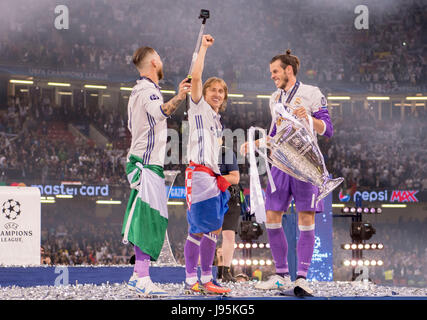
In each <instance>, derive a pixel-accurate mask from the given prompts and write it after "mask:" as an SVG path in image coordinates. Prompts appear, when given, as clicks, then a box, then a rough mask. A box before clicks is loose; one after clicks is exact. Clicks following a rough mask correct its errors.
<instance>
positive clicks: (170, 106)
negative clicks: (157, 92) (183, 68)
mask: <svg viewBox="0 0 427 320" xmlns="http://www.w3.org/2000/svg"><path fill="white" fill-rule="evenodd" d="M190 91H191V83H188V82H187V79H184V80H182V81H181V83H180V84H179V88H178V94H177V95H176V96H175V97H173V98H172V99H170V100H169V101H168V102H166V103H165V104H163V105H162V110H163V112H164V113H165V114H166V115H168V116H170V115H171V114H172V113H174V112H175V111H176V109H178V107H179V106H180V105H181V103H182V102H183V101H184V100H185V97H186V95H187V93H189V92H190Z"/></svg>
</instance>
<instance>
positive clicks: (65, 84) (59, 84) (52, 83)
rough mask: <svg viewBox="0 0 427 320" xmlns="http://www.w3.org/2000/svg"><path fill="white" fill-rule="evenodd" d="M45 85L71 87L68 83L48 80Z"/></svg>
mask: <svg viewBox="0 0 427 320" xmlns="http://www.w3.org/2000/svg"><path fill="white" fill-rule="evenodd" d="M47 85H48V86H52V87H71V84H70V83H62V82H48V83H47Z"/></svg>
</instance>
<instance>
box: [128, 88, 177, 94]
mask: <svg viewBox="0 0 427 320" xmlns="http://www.w3.org/2000/svg"><path fill="white" fill-rule="evenodd" d="M131 91H132V90H131ZM160 92H161V93H165V94H176V91H175V90H163V89H162V90H160Z"/></svg>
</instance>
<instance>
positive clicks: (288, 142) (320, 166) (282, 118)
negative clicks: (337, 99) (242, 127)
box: [249, 104, 344, 204]
mask: <svg viewBox="0 0 427 320" xmlns="http://www.w3.org/2000/svg"><path fill="white" fill-rule="evenodd" d="M289 109H291V107H289V106H286V105H283V104H277V105H276V106H275V111H276V114H278V117H277V121H276V135H275V136H274V137H268V138H267V139H265V138H264V139H262V140H261V141H262V142H264V143H263V144H262V145H260V147H266V148H267V150H268V151H270V152H269V154H266V153H264V152H262V151H261V150H260V149H259V148H257V147H256V145H255V143H253V141H254V139H253V134H254V131H255V130H258V131H261V132H262V133H263V134H264V137H266V133H265V130H264V129H262V128H258V127H251V128H250V129H249V136H250V137H249V139H250V140H249V141H252V143H253V147H252V148H250V149H252V150H253V148H255V150H256V151H257V152H258V154H260V155H261V156H262V157H263V158H264V159H265V160H266V161H268V162H269V163H271V164H272V165H274V166H276V167H277V168H278V169H280V170H282V171H283V172H285V173H287V174H289V175H291V176H292V177H294V178H296V179H298V180H301V181H304V182H310V183H311V184H313V185H315V186H317V187H318V188H319V194H318V196H317V199H316V204H317V203H318V202H319V201H320V200H322V199H323V198H325V197H326V196H327V195H328V194H329V193H330V192H332V190H334V189H335V188H336V187H337V186H338V185H340V184H341V183H342V182H343V181H344V178H336V179H331V178H330V177H329V172H328V170H327V169H326V166H325V162H324V159H323V155H322V153H321V152H320V148H319V146H318V144H317V139H316V138H315V136H314V134H313V119H312V118H311V117H308V119H309V120H308V121H301V120H299V119H297V118H296V117H295V116H294V115H292V114H291V113H290V112H289V111H288V110H289ZM267 173H268V175H269V180H270V184H272V178H271V174H270V172H269V169H268V166H267ZM273 183H274V182H273ZM274 190H275V187H274V186H272V191H273V192H274Z"/></svg>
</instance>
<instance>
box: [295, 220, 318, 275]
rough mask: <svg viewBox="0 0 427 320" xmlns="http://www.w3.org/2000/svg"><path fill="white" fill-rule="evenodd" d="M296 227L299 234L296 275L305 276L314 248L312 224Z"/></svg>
mask: <svg viewBox="0 0 427 320" xmlns="http://www.w3.org/2000/svg"><path fill="white" fill-rule="evenodd" d="M298 228H299V230H300V234H299V239H298V243H297V256H298V269H297V276H301V277H304V278H307V273H308V269H309V268H310V264H311V258H312V256H313V249H314V241H315V238H314V224H313V225H311V226H298Z"/></svg>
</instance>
